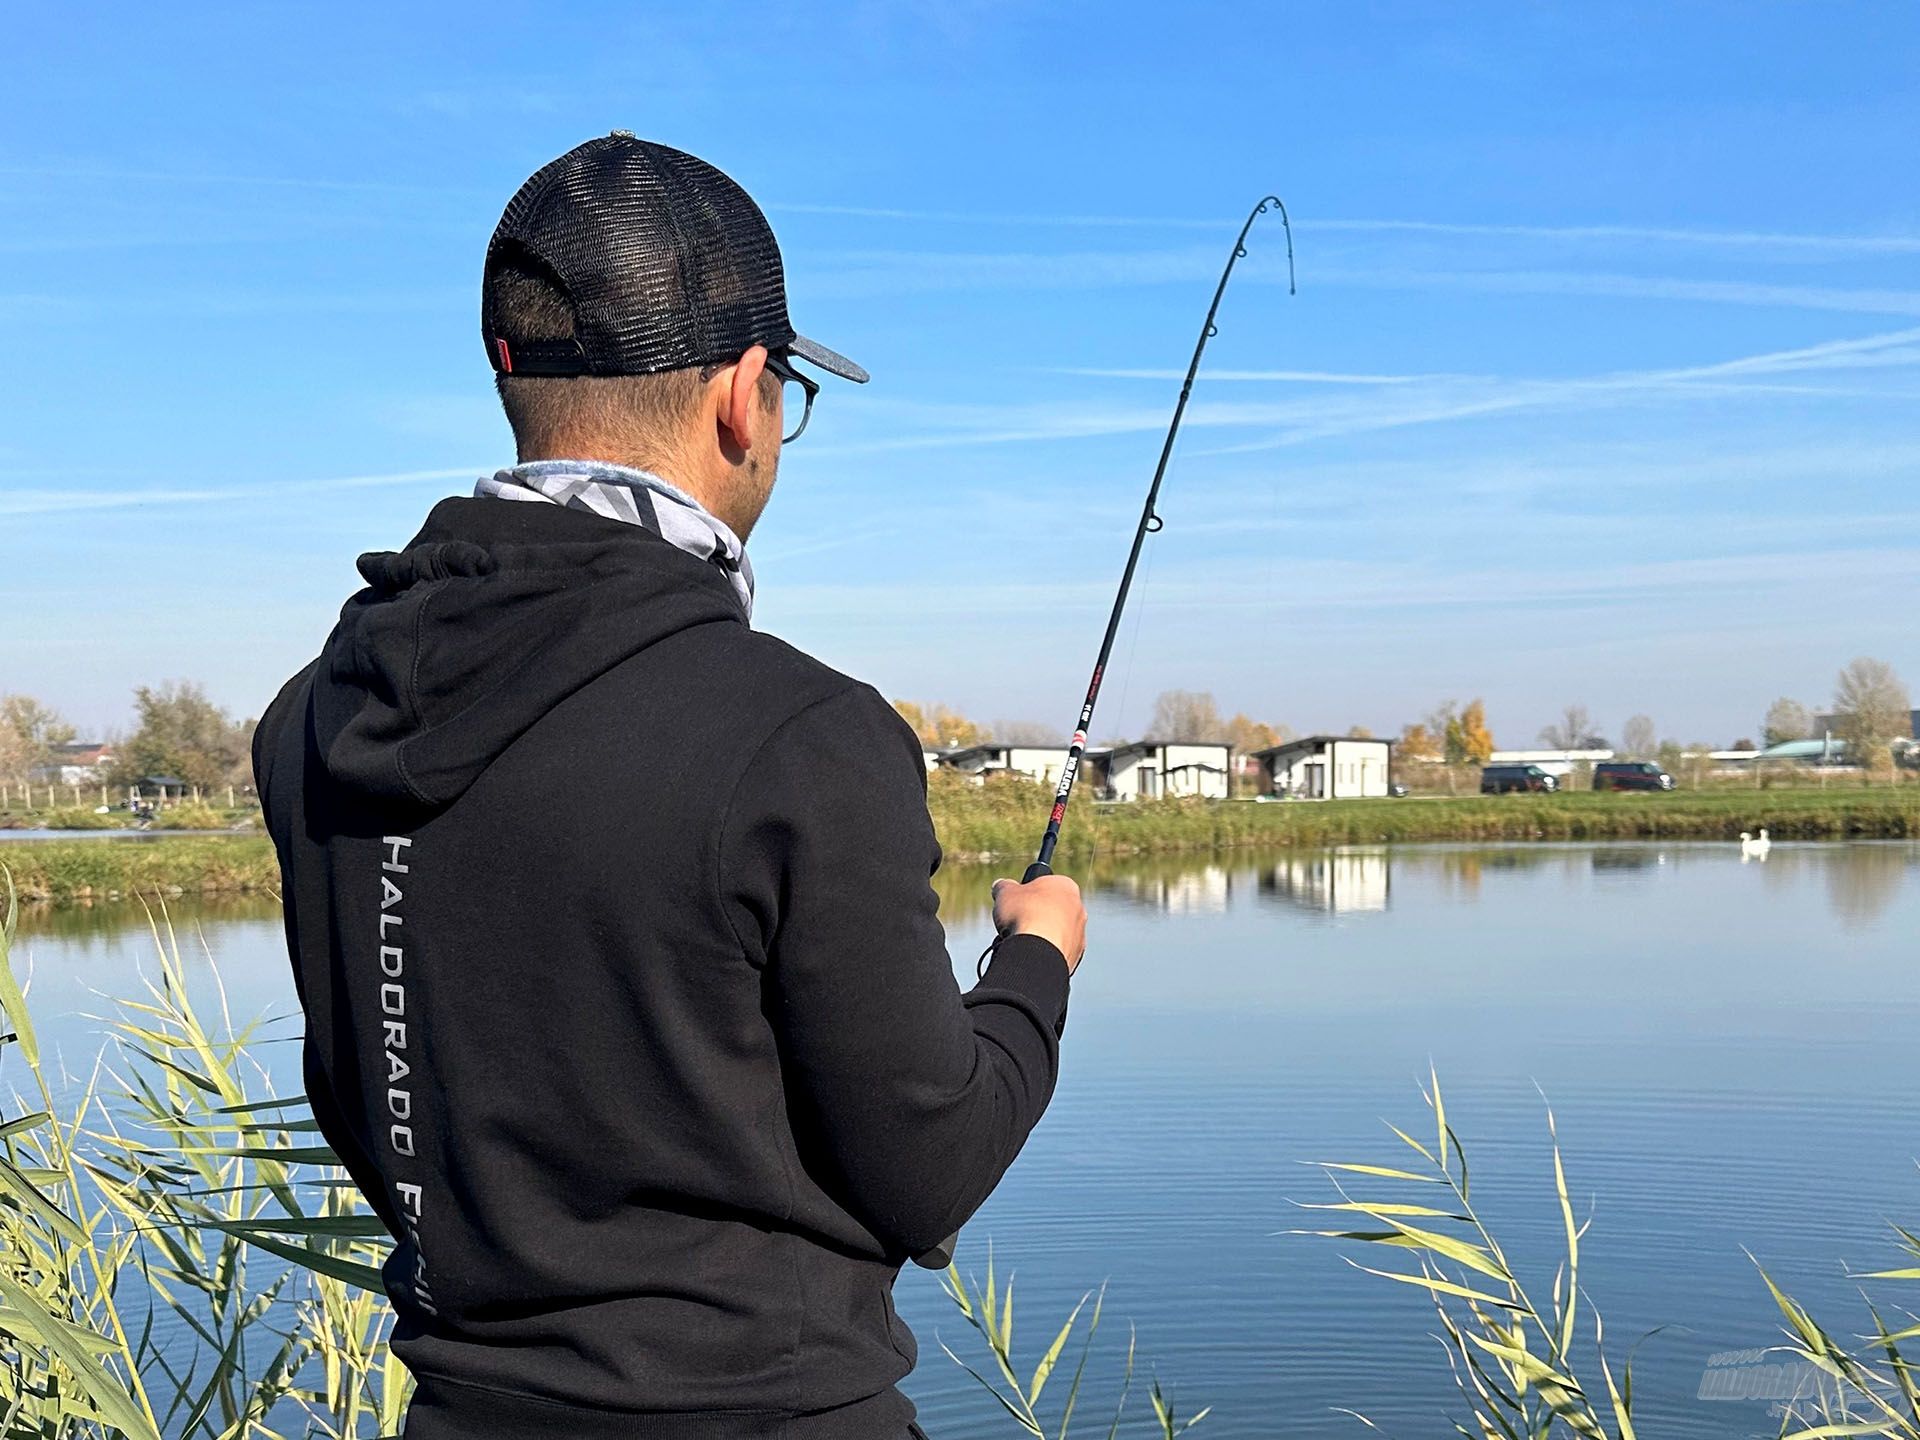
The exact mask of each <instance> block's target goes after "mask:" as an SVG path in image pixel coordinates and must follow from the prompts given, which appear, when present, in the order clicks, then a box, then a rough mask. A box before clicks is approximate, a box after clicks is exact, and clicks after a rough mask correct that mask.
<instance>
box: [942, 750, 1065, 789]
mask: <svg viewBox="0 0 1920 1440" xmlns="http://www.w3.org/2000/svg"><path fill="white" fill-rule="evenodd" d="M940 763H941V764H943V765H945V766H947V767H948V768H949V769H952V770H958V771H959V772H960V773H961V774H963V775H971V776H972V777H973V779H974V781H975V782H976V783H979V782H982V781H984V780H985V779H986V778H987V776H988V775H989V774H992V773H994V772H997V771H1004V772H1006V773H1008V774H1013V775H1024V776H1026V777H1027V778H1028V779H1029V780H1036V781H1038V782H1039V783H1040V784H1042V785H1058V784H1059V783H1060V771H1061V769H1062V768H1063V767H1064V766H1065V765H1066V763H1067V747H1066V746H1064V745H969V746H967V747H966V748H965V749H963V750H946V751H942V752H941V754H940Z"/></svg>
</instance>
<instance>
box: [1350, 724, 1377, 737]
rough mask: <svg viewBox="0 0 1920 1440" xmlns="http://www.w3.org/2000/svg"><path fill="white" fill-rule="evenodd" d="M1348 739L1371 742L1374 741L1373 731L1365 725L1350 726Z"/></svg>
mask: <svg viewBox="0 0 1920 1440" xmlns="http://www.w3.org/2000/svg"><path fill="white" fill-rule="evenodd" d="M1347 738H1348V739H1349V740H1371V739H1373V731H1371V730H1369V729H1368V728H1367V727H1366V726H1364V725H1353V726H1349V727H1348V729H1347Z"/></svg>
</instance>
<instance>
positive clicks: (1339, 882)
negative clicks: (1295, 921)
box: [1259, 849, 1393, 915]
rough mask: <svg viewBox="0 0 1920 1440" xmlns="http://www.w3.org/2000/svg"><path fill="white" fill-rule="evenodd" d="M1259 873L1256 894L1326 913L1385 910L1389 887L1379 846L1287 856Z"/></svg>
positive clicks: (1388, 866)
mask: <svg viewBox="0 0 1920 1440" xmlns="http://www.w3.org/2000/svg"><path fill="white" fill-rule="evenodd" d="M1259 874H1260V898H1261V899H1263V900H1272V901H1277V902H1278V903H1280V904H1283V905H1292V906H1294V907H1296V908H1298V909H1301V910H1311V911H1317V912H1324V913H1326V914H1329V915H1344V914H1347V913H1349V912H1351V911H1366V910H1385V909H1386V908H1387V904H1388V901H1389V899H1390V897H1391V895H1392V892H1393V882H1392V874H1393V864H1392V861H1391V859H1390V858H1389V856H1388V853H1387V851H1386V850H1384V849H1379V850H1372V849H1369V850H1330V851H1326V852H1323V853H1320V854H1316V855H1304V856H1290V857H1288V858H1287V859H1285V860H1282V861H1280V862H1279V863H1278V864H1277V865H1273V866H1270V867H1267V868H1264V869H1262V870H1261V871H1260V872H1259Z"/></svg>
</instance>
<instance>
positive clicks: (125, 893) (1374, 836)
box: [0, 776, 1920, 904]
mask: <svg viewBox="0 0 1920 1440" xmlns="http://www.w3.org/2000/svg"><path fill="white" fill-rule="evenodd" d="M935 780H936V782H937V783H935V784H934V785H933V787H932V790H931V793H930V796H929V802H928V803H929V806H930V808H931V810H932V813H933V819H934V828H935V830H936V832H937V833H938V835H939V837H940V843H941V846H942V848H943V849H944V850H945V851H946V855H947V858H948V860H949V861H953V862H964V861H989V860H990V861H995V862H1003V863H1007V864H1009V865H1014V864H1015V863H1016V862H1024V861H1025V860H1026V859H1027V858H1028V857H1029V856H1031V855H1032V853H1033V851H1034V848H1035V847H1036V846H1037V845H1038V843H1039V840H1040V832H1041V830H1042V828H1043V827H1044V826H1045V824H1046V817H1047V808H1048V801H1049V799H1050V793H1049V792H1048V791H1047V790H1045V789H1043V788H1042V787H1040V786H1038V785H1032V784H1026V783H1022V782H1018V781H1009V782H1004V783H995V784H990V785H985V786H976V785H971V784H967V783H965V782H964V781H951V782H950V781H948V780H947V778H946V777H942V776H936V777H935ZM1762 826H1765V827H1766V828H1767V829H1768V830H1769V831H1770V832H1771V833H1772V835H1773V838H1775V839H1777V840H1848V839H1910V838H1915V837H1920V786H1916V785H1903V786H1898V787H1887V788H1876V789H1853V788H1849V789H1835V790H1820V789H1814V788H1807V789H1770V790H1731V789H1729V790H1707V791H1699V792H1694V791H1674V792H1672V793H1669V794H1651V795H1648V794H1593V793H1591V792H1585V791H1575V792H1571V793H1566V794H1557V795H1500V796H1491V797H1486V798H1482V797H1480V796H1472V797H1462V798H1458V799H1454V798H1435V799H1426V798H1418V797H1412V798H1407V799H1399V800H1335V801H1326V802H1321V803H1310V802H1292V803H1281V804H1264V805H1263V804H1256V803H1254V802H1252V801H1244V800H1236V801H1225V802H1217V801H1216V802H1209V801H1195V800H1166V801H1155V802H1151V803H1144V804H1129V805H1100V804H1093V803H1090V802H1089V801H1087V800H1085V799H1079V800H1076V801H1075V804H1074V808H1073V810H1072V811H1071V812H1070V814H1069V815H1068V817H1067V824H1066V828H1065V830H1064V831H1063V832H1062V835H1061V842H1060V849H1059V852H1058V858H1059V859H1060V860H1061V861H1062V862H1065V863H1066V864H1069V865H1071V864H1072V863H1073V862H1082V861H1085V860H1087V859H1089V858H1090V857H1092V856H1095V855H1105V856H1126V855H1148V854H1172V853H1178V852H1207V851H1224V850H1240V849H1257V848H1293V849H1321V848H1324V847H1326V846H1330V845H1379V844H1390V845H1391V844H1411V843H1416V842H1420V841H1448V840H1451V841H1469V842H1473V841H1480V842H1495V843H1506V842H1525V841H1537V840H1643V839H1644V840H1732V839H1735V838H1736V837H1737V836H1738V835H1739V834H1740V832H1741V831H1742V830H1748V831H1757V830H1759V829H1760V828H1761V827H1762ZM0 865H4V866H6V868H7V869H8V870H9V871H11V872H12V876H13V883H14V886H15V888H16V890H17V892H18V893H19V896H20V898H21V899H22V900H23V901H27V902H29V903H51V904H75V903H78V904H86V903H90V902H95V901H103V900H120V899H129V898H132V897H134V896H149V897H151V896H158V897H161V898H173V897H177V896H182V895H238V894H251V893H266V894H270V893H273V892H275V891H277V890H278V888H279V885H280V871H279V867H278V865H277V864H276V862H275V860H274V855H273V847H272V845H271V844H270V843H269V842H268V840H267V838H266V837H265V836H263V835H261V834H259V833H258V832H257V831H256V832H254V833H252V834H231V835H204V836H202V835H162V836H155V837H153V838H150V839H139V840H134V839H128V840H117V839H114V840H45V841H37V840H22V841H10V842H7V843H5V844H0Z"/></svg>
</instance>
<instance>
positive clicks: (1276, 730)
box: [1227, 714, 1291, 755]
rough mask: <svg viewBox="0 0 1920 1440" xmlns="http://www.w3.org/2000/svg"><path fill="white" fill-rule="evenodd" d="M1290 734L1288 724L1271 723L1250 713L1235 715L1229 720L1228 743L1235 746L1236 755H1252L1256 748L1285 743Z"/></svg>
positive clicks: (1267, 747)
mask: <svg viewBox="0 0 1920 1440" xmlns="http://www.w3.org/2000/svg"><path fill="white" fill-rule="evenodd" d="M1290 735H1291V732H1290V731H1289V730H1288V729H1287V727H1286V726H1284V725H1269V724H1267V723H1266V722H1264V721H1261V720H1255V719H1254V718H1253V717H1252V716H1250V715H1245V714H1241V715H1235V716H1234V717H1233V718H1232V719H1231V720H1229V721H1228V722H1227V744H1229V745H1231V746H1232V747H1233V753H1234V754H1236V755H1251V754H1253V752H1254V751H1256V750H1270V749H1272V748H1273V747H1274V746H1275V745H1284V744H1286V743H1287V740H1288V739H1289V738H1290Z"/></svg>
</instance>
